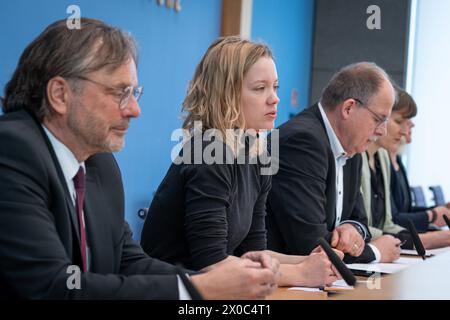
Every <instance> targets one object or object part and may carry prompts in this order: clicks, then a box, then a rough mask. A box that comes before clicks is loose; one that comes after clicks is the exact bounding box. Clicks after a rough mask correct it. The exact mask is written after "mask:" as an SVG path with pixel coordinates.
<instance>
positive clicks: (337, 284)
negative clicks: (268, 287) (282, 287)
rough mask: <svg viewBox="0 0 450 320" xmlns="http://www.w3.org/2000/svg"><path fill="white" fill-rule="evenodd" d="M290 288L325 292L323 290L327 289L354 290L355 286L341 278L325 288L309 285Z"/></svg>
mask: <svg viewBox="0 0 450 320" xmlns="http://www.w3.org/2000/svg"><path fill="white" fill-rule="evenodd" d="M288 290H301V291H306V292H323V290H325V291H332V290H336V291H344V290H353V286H349V285H348V284H347V283H346V282H345V281H344V280H343V279H341V280H336V281H335V282H333V283H332V284H331V286H329V287H328V286H327V287H325V288H324V289H322V288H309V287H292V288H289V289H288Z"/></svg>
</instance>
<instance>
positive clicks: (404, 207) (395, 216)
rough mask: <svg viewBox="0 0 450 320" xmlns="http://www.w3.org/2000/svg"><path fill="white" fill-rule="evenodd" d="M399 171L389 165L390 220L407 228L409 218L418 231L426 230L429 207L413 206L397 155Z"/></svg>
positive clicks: (404, 173)
mask: <svg viewBox="0 0 450 320" xmlns="http://www.w3.org/2000/svg"><path fill="white" fill-rule="evenodd" d="M397 163H398V164H399V166H400V170H399V171H395V168H394V167H393V166H392V165H391V204H392V220H393V221H394V222H395V223H397V224H399V225H401V226H403V227H405V228H407V227H408V220H411V221H412V222H413V223H414V225H415V226H416V228H417V231H419V232H427V231H428V227H429V222H428V213H427V210H428V209H430V208H424V207H413V206H412V201H411V195H410V193H409V192H410V191H409V181H408V176H407V174H406V169H405V166H404V165H403V162H402V159H401V157H398V156H397Z"/></svg>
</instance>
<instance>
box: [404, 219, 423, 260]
mask: <svg viewBox="0 0 450 320" xmlns="http://www.w3.org/2000/svg"><path fill="white" fill-rule="evenodd" d="M406 222H407V227H408V231H409V233H410V234H411V237H412V241H413V243H414V247H415V248H416V251H417V254H418V255H419V256H421V257H422V259H423V260H425V254H426V252H425V248H424V247H423V243H422V241H421V240H420V238H419V234H418V233H417V230H416V227H415V226H414V223H413V222H412V221H411V219H407V220H406Z"/></svg>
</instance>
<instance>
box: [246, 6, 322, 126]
mask: <svg viewBox="0 0 450 320" xmlns="http://www.w3.org/2000/svg"><path fill="white" fill-rule="evenodd" d="M313 19H314V0H281V1H280V0H278V1H275V0H253V18H252V39H253V40H263V42H265V43H267V44H268V45H269V46H270V47H271V48H272V50H273V53H274V55H275V62H276V65H277V71H278V77H279V83H280V91H279V96H280V99H281V101H280V104H279V106H278V116H277V121H276V125H277V126H278V125H280V124H282V123H283V122H286V121H287V120H288V119H289V115H290V114H295V113H298V112H299V111H300V110H302V109H303V108H305V107H307V104H308V98H309V97H308V95H309V91H310V90H309V87H310V77H311V59H312V58H311V57H312V41H313V36H312V35H313V27H314V21H313ZM292 90H297V92H298V103H297V104H296V105H294V106H293V105H291V93H292Z"/></svg>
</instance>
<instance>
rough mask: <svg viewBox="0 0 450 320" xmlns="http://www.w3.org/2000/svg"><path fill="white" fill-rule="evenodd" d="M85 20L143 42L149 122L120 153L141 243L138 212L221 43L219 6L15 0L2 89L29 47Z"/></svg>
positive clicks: (1, 60) (5, 33)
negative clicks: (208, 53) (64, 24)
mask: <svg viewBox="0 0 450 320" xmlns="http://www.w3.org/2000/svg"><path fill="white" fill-rule="evenodd" d="M72 4H75V5H78V6H80V8H81V15H82V16H85V17H92V18H97V19H101V20H104V21H105V22H107V23H109V24H112V25H115V26H118V27H121V28H123V29H125V30H127V31H129V32H131V33H132V34H133V35H134V36H135V38H136V39H137V41H138V43H139V48H140V64H139V82H140V83H141V84H143V85H144V95H143V97H142V98H141V100H140V106H141V108H142V115H141V117H140V118H139V119H137V120H134V121H132V123H131V127H130V130H129V132H128V134H127V138H126V146H125V149H124V150H123V151H121V152H120V153H118V154H117V159H118V162H119V165H120V167H121V169H122V175H123V179H124V187H125V196H126V218H127V220H128V221H129V223H130V225H131V227H132V229H133V230H134V231H135V235H134V236H135V238H139V236H140V234H139V231H140V228H141V225H142V221H140V219H139V218H138V217H137V215H136V212H137V210H138V208H140V207H143V206H148V204H149V202H150V199H151V195H152V192H153V191H154V190H156V188H157V186H158V185H159V183H160V182H161V180H162V178H163V176H164V174H165V172H166V171H167V168H168V167H169V165H170V152H171V149H172V147H173V146H174V145H175V142H171V141H170V136H171V133H172V130H174V129H176V128H179V127H180V125H181V121H180V107H181V102H182V100H183V97H184V95H185V93H186V88H187V83H188V81H189V79H190V78H191V76H192V74H193V72H194V68H195V66H196V64H197V63H198V62H199V60H200V58H201V56H202V54H203V52H204V51H205V50H206V48H207V47H208V45H209V44H210V43H211V42H212V41H213V40H214V39H215V38H216V37H217V36H219V32H220V10H221V1H220V0H207V1H205V0H189V1H182V11H181V12H178V13H177V12H175V11H174V10H170V9H168V8H166V7H159V6H158V5H157V2H156V0H130V1H124V0H95V1H92V0H90V1H87V0H83V1H74V0H69V1H66V0H41V1H39V2H38V1H29V0H15V1H1V4H0V39H1V42H2V49H1V53H0V65H1V68H0V88H1V91H2V94H3V89H4V85H5V84H6V82H7V81H8V80H9V78H10V77H11V74H12V72H13V71H14V69H15V67H16V65H17V61H18V59H19V55H20V54H21V53H22V51H23V49H24V48H25V46H26V45H27V44H28V43H29V42H30V41H31V40H32V39H34V38H35V37H36V36H37V35H38V34H39V33H40V32H41V31H42V30H43V29H44V28H45V27H46V26H47V25H48V24H50V23H51V22H53V21H55V20H57V19H64V18H67V17H68V16H69V14H67V13H66V8H67V7H68V6H69V5H72Z"/></svg>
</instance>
